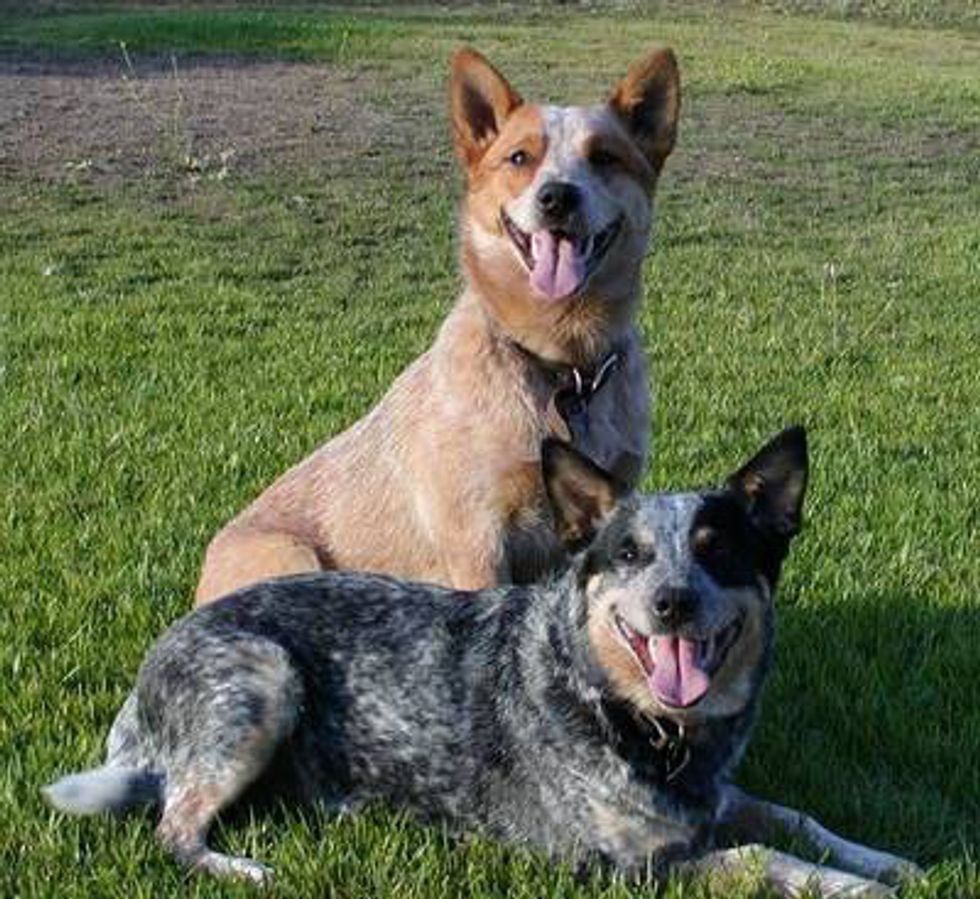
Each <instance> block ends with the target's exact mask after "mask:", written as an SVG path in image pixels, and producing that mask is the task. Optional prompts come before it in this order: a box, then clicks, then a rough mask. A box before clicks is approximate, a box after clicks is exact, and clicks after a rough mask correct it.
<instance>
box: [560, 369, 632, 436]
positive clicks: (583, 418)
mask: <svg viewBox="0 0 980 899" xmlns="http://www.w3.org/2000/svg"><path fill="white" fill-rule="evenodd" d="M621 362H622V354H621V353H620V352H619V350H613V351H612V352H611V353H609V355H608V356H606V358H605V359H603V360H602V362H601V363H600V364H599V367H598V368H597V369H596V370H595V373H594V374H593V373H591V372H590V373H586V374H583V373H582V370H581V369H580V368H577V367H572V368H570V369H569V370H568V374H567V375H565V376H564V378H563V380H564V381H565V383H564V384H562V385H561V386H559V387H558V389H557V390H555V394H554V397H553V398H552V401H553V403H554V406H555V410H556V411H557V412H558V415H559V417H560V418H561V420H562V421H563V422H564V423H565V427H566V428H567V429H568V432H569V436H570V437H571V440H572V442H573V443H579V444H580V443H581V442H582V440H584V439H585V437H586V436H587V435H588V433H589V403H591V402H592V398H593V397H594V396H595V395H596V394H597V393H598V392H599V391H600V390H601V389H602V387H603V386H604V385H605V384H606V382H607V381H608V380H609V378H610V376H611V375H612V374H613V372H614V371H615V370H616V369H617V368H618V367H619V365H620V363H621Z"/></svg>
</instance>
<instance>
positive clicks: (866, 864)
mask: <svg viewBox="0 0 980 899" xmlns="http://www.w3.org/2000/svg"><path fill="white" fill-rule="evenodd" d="M542 460H543V468H544V475H543V479H544V482H545V485H546V490H547V493H548V496H549V498H550V502H551V504H552V505H553V509H554V518H555V521H556V526H557V528H558V531H559V533H560V535H561V538H562V540H563V541H564V542H565V544H566V546H567V547H568V549H569V552H570V553H571V554H572V555H571V561H570V564H569V565H568V567H567V569H566V570H565V571H564V572H563V573H561V574H558V575H556V576H555V577H554V578H553V579H551V580H550V581H548V582H546V583H544V584H540V585H526V586H521V585H511V586H504V587H498V588H495V589H489V590H486V591H482V592H479V593H476V594H470V593H460V592H459V591H454V590H451V589H448V588H443V587H438V586H434V585H425V584H418V583H408V582H403V581H399V580H396V579H393V578H390V577H387V576H383V575H371V574H360V573H352V572H321V573H315V574H308V575H294V576H291V577H285V578H282V579H277V580H274V581H270V582H267V583H262V584H257V585H253V586H251V587H248V588H244V589H242V590H241V591H239V592H237V593H235V594H232V595H231V596H229V597H226V598H224V599H221V600H219V601H218V602H215V603H213V604H209V605H206V606H204V607H202V608H200V609H197V610H195V611H193V612H191V613H190V614H189V615H187V616H186V617H185V618H183V619H182V620H180V621H179V622H177V623H176V624H175V625H173V626H172V627H171V629H170V630H169V631H168V632H166V633H165V634H164V636H163V637H162V638H161V639H160V640H159V642H158V643H157V644H156V646H155V647H154V648H153V649H152V650H151V651H150V653H149V655H148V656H147V658H146V660H145V661H144V663H143V666H142V668H141V669H140V673H139V677H138V680H137V683H136V687H135V689H134V690H133V692H132V693H131V695H130V696H129V698H128V700H127V701H126V703H125V704H124V706H123V708H122V710H121V712H120V714H119V716H118V717H117V719H116V722H115V724H114V726H113V728H112V731H111V733H110V736H109V739H108V750H107V759H106V763H105V765H104V767H101V768H97V769H94V770H92V771H88V772H84V773H81V774H76V775H71V776H68V777H66V778H63V779H62V780H60V781H58V782H57V783H55V784H53V785H52V786H50V787H47V788H46V795H47V797H48V799H49V800H50V801H51V802H52V803H53V804H54V805H55V806H56V807H58V808H60V809H63V810H66V811H70V812H75V813H92V812H96V811H100V810H106V809H122V808H125V807H127V806H131V805H134V804H138V803H142V802H154V803H157V804H159V805H161V806H162V816H161V818H160V823H159V826H158V829H157V833H158V836H159V838H160V840H161V841H162V843H163V845H164V846H165V847H166V848H167V849H168V850H169V851H170V852H172V853H173V854H174V855H175V856H176V857H177V858H178V859H180V860H181V861H182V862H184V863H186V864H188V865H190V866H193V867H194V868H197V869H203V870H205V871H208V872H212V873H214V874H218V875H231V876H236V877H240V878H249V879H252V880H256V881H265V880H266V879H267V878H268V877H269V871H268V869H267V868H265V867H264V866H263V865H261V864H260V863H258V862H256V861H253V860H251V859H246V858H237V857H232V856H228V855H224V854H220V853H218V852H216V851H214V850H212V849H211V848H209V847H208V845H207V843H206V837H207V833H208V829H209V826H210V825H211V823H212V821H213V819H214V817H215V816H216V815H217V814H218V812H219V811H221V810H222V809H224V808H225V807H227V806H229V805H230V804H232V803H233V802H235V800H236V799H238V798H239V797H240V796H241V795H242V794H244V793H246V792H248V793H249V794H250V795H252V796H256V795H258V796H263V797H267V798H273V799H277V798H282V797H290V798H293V799H296V800H299V801H319V802H323V803H326V804H327V805H328V806H332V807H336V808H343V809H349V808H355V807H357V806H358V805H360V804H362V803H364V802H371V801H381V802H385V803H390V804H392V805H394V806H398V807H401V808H404V809H407V810H409V811H410V812H412V813H414V814H415V815H417V816H418V817H420V818H422V819H425V820H438V821H443V822H448V824H449V825H450V827H451V828H453V829H456V830H459V831H462V832H467V831H478V832H482V833H484V834H488V835H490V836H493V837H496V838H500V839H502V840H505V841H511V842H516V843H522V844H530V845H531V846H534V847H537V848H539V849H541V850H543V851H545V852H546V853H549V854H550V855H552V856H554V857H556V858H558V859H561V860H564V861H567V862H569V863H571V864H575V865H582V864H588V863H590V862H591V861H593V860H595V861H604V862H606V863H609V864H612V865H614V866H615V867H616V868H618V869H620V870H622V871H623V872H625V873H627V874H629V875H632V876H636V877H639V878H641V879H644V878H649V877H650V876H660V875H664V874H667V873H669V872H671V871H677V870H681V871H686V872H693V873H696V874H700V873H711V874H714V875H731V874H739V875H740V874H742V873H745V872H753V871H757V872H761V874H762V876H763V878H764V879H765V881H766V882H767V883H768V885H769V886H770V887H772V888H774V889H775V890H776V891H777V892H779V893H780V894H782V895H787V896H790V895H792V896H798V895H800V893H801V892H803V891H804V890H805V889H808V888H809V889H813V890H815V891H816V893H817V894H818V895H821V896H829V895H835V896H836V895H843V894H844V893H846V895H848V896H878V895H887V894H888V893H889V890H888V889H887V888H886V887H885V886H884V885H883V884H882V883H879V882H878V880H889V879H890V880H894V879H896V878H899V877H901V876H902V875H904V874H906V873H910V872H913V871H914V870H915V869H914V867H913V866H912V865H911V864H910V863H907V862H905V861H903V860H902V859H899V858H897V857H895V856H891V855H888V854H886V853H882V852H877V851H875V850H871V849H867V848H865V847H862V846H858V845H856V844H853V843H849V842H847V841H845V840H843V839H841V838H840V837H837V836H835V835H833V834H831V833H830V832H828V831H826V830H824V829H823V828H821V827H820V826H819V825H818V824H817V823H816V822H815V821H812V820H811V819H809V818H807V817H806V816H804V815H802V814H800V813H798V812H794V811H791V810H789V809H785V808H781V807H779V806H775V805H772V804H770V803H766V802H762V801H761V800H758V799H754V798H752V797H750V796H748V795H747V794H744V793H742V792H741V791H740V790H738V789H737V788H736V787H735V786H734V785H733V784H732V782H731V779H730V778H731V775H732V772H733V770H734V768H735V766H736V765H737V763H738V761H739V759H740V758H741V756H742V754H743V752H744V750H745V747H746V743H747V741H748V738H749V732H750V730H751V727H752V723H753V719H754V718H755V715H756V709H757V704H758V699H759V692H760V688H761V685H762V682H763V678H764V676H765V673H766V671H767V669H768V667H769V664H770V655H771V647H772V632H773V593H774V590H775V587H776V583H777V580H778V578H779V573H780V568H781V565H782V562H783V559H784V557H785V555H786V553H787V551H788V548H789V544H790V540H791V538H792V537H793V535H794V534H795V533H796V532H797V530H798V529H799V526H800V519H801V509H802V501H803V494H804V491H805V488H806V480H807V451H806V442H805V435H804V433H803V431H802V430H801V429H799V428H794V429H789V430H787V431H785V432H783V433H782V434H780V435H779V436H778V437H777V438H775V439H774V440H773V441H771V442H770V443H769V444H767V445H766V446H765V447H764V448H763V449H762V450H761V451H760V452H759V453H758V454H757V455H756V456H754V457H753V458H752V459H751V460H750V461H749V462H748V463H746V465H744V466H743V467H742V468H740V469H739V470H738V471H737V472H736V473H735V474H734V475H732V476H731V477H730V478H729V479H728V480H727V482H726V483H725V486H723V487H721V488H719V489H708V490H702V491H699V492H692V493H673V494H659V495H651V496H639V495H635V494H630V493H628V492H627V491H624V489H623V487H622V485H621V484H620V483H619V482H618V481H617V479H616V478H615V477H614V476H612V475H611V474H609V473H608V472H605V471H603V470H602V469H600V468H599V467H598V466H596V465H594V463H592V462H591V461H589V460H588V459H587V458H586V457H585V456H583V455H581V454H580V453H578V452H577V451H576V450H575V449H573V448H572V447H570V446H568V445H567V444H564V443H561V442H559V441H554V440H549V441H548V442H546V443H545V445H544V449H543V452H542ZM781 828H786V830H787V831H788V832H790V833H791V834H794V835H796V836H797V837H800V838H804V839H807V840H809V841H810V842H811V843H812V844H814V847H815V849H816V850H817V851H818V852H820V853H821V854H823V855H824V856H825V857H826V858H827V859H828V860H829V861H831V862H833V863H834V864H836V865H838V866H840V867H841V868H844V867H847V868H849V869H850V870H851V871H852V872H856V873H846V872H845V871H843V870H836V869H834V868H830V867H825V866H823V865H815V864H811V863H808V862H804V861H801V860H800V859H798V858H794V857H792V856H790V855H786V854H783V853H780V852H776V851H773V850H769V849H764V848H761V847H755V848H751V847H747V846H745V845H742V844H736V845H735V846H734V848H718V845H719V841H720V839H721V838H723V837H724V838H725V839H730V840H745V839H748V840H757V839H759V836H760V834H770V835H771V833H773V832H775V831H777V830H779V829H781Z"/></svg>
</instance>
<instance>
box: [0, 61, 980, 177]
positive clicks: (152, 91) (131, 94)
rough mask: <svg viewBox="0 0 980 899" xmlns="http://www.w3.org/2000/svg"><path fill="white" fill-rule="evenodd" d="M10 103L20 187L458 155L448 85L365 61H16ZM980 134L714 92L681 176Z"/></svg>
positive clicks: (693, 105)
mask: <svg viewBox="0 0 980 899" xmlns="http://www.w3.org/2000/svg"><path fill="white" fill-rule="evenodd" d="M0 111H2V113H0V177H5V178H7V179H8V180H14V181H17V180H22V179H30V180H41V181H45V182H52V181H53V182H60V181H72V182H78V181H83V182H85V183H93V184H107V183H118V182H122V181H131V180H138V179H140V178H142V177H145V176H157V175H164V176H167V177H177V178H181V179H187V180H191V181H194V180H202V179H218V180H221V179H224V178H226V177H235V178H243V177H244V178H247V177H251V176H262V175H267V174H269V173H289V174H290V175H297V174H299V175H309V176H313V177H317V178H320V177H322V178H337V177H353V178H368V179H370V178H372V177H373V176H378V177H381V178H383V179H387V180H389V181H392V180H394V179H396V178H420V177H433V176H434V177H444V176H446V175H447V174H448V172H449V171H450V170H451V168H452V165H453V163H452V156H451V149H450V146H449V135H448V131H449V129H448V125H447V123H446V119H445V99H444V89H443V87H442V83H441V80H440V79H439V78H433V79H419V78H417V77H411V78H396V77H393V76H392V75H391V74H384V73H380V72H379V71H378V69H376V68H372V67H370V66H369V65H367V64H360V65H354V66H351V65H345V66H340V65H335V64H330V63H316V64H313V63H296V62H283V61H273V60H257V59H243V58H240V57H228V58H215V57H213V56H211V57H201V58H179V59H176V60H175V59H173V58H171V57H162V56H161V57H155V58H141V59H139V60H128V59H127V58H125V57H124V56H123V54H122V53H121V52H120V55H119V57H118V58H116V59H102V60H92V59H88V60H84V61H82V60H77V61H65V60H59V59H45V58H30V57H24V56H19V57H11V56H7V57H0ZM978 143H980V139H978V138H977V135H976V134H967V133H965V132H962V131H960V132H958V131H956V130H954V129H950V128H949V127H948V126H946V125H944V124H943V123H941V122H937V123H932V124H930V123H924V122H922V123H918V124H917V127H915V128H909V127H901V128H895V129H891V130H889V129H886V128H884V127H882V126H881V125H880V124H878V123H875V122H871V121H854V120H852V119H849V118H847V117H843V116H841V117H828V116H819V115H812V114H809V115H803V114H800V113H793V114H787V113H785V112H783V111H781V110H780V109H779V106H778V104H777V103H776V102H775V101H774V100H773V99H772V98H767V97H759V96H755V95H747V96H744V97H743V96H738V95H731V94H727V95H718V94H705V95H701V96H691V97H688V99H687V102H686V103H685V109H684V119H683V125H682V136H681V144H680V146H679V148H678V152H677V153H676V154H675V157H674V158H673V159H672V160H671V162H670V177H671V180H672V181H675V182H676V183H677V184H678V185H679V186H682V185H690V184H692V183H693V184H695V185H697V184H700V185H708V186H709V187H711V186H715V185H718V184H725V183H726V182H732V183H734V182H745V181H748V182H755V183H759V184H763V183H764V184H768V185H781V186H785V187H787V188H790V189H792V188H795V187H800V186H802V185H806V184H810V185H813V184H815V183H816V184H826V183H829V182H833V183H834V184H836V185H838V186H839V185H841V183H842V180H843V181H846V180H848V178H850V177H851V176H850V175H848V174H847V170H849V169H850V168H855V167H857V168H856V169H855V171H857V169H867V168H869V166H868V163H869V162H870V161H871V160H876V161H877V162H887V163H889V164H892V165H894V166H895V167H896V177H899V178H903V177H907V176H911V174H914V172H915V170H916V169H918V170H919V171H920V173H921V171H922V170H933V171H943V170H946V169H949V168H952V169H954V170H958V169H961V168H962V167H963V160H964V159H969V158H972V157H976V156H977V155H980V146H978ZM844 160H846V161H847V162H846V164H842V163H843V161H844ZM906 170H907V171H906ZM852 180H853V178H852ZM855 189H856V190H857V191H861V190H863V189H864V188H863V187H862V186H861V185H860V184H858V185H857V186H856V188H855Z"/></svg>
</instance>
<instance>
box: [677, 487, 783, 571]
mask: <svg viewBox="0 0 980 899" xmlns="http://www.w3.org/2000/svg"><path fill="white" fill-rule="evenodd" d="M689 539H690V544H691V553H692V554H693V556H694V558H695V559H697V561H698V564H699V565H701V567H702V568H704V569H705V571H707V572H708V573H709V574H710V575H711V576H712V577H713V578H714V579H715V581H716V582H717V583H718V584H720V585H721V586H723V587H746V586H753V585H754V584H755V583H756V578H757V577H758V575H759V574H760V573H761V574H765V570H764V569H763V568H762V567H761V566H760V562H761V558H760V552H764V550H765V547H764V546H763V545H762V543H763V541H762V540H761V535H760V534H759V532H758V531H757V530H756V529H755V528H754V527H753V526H752V522H751V521H750V520H749V519H748V517H747V516H746V514H745V512H744V511H743V510H742V509H741V507H740V506H739V505H738V503H736V502H735V501H734V500H733V499H730V498H728V497H726V496H724V495H718V496H709V497H708V498H707V499H706V500H705V502H704V504H703V505H702V506H701V508H700V509H699V510H698V511H697V513H696V514H695V516H694V520H693V522H692V523H691V531H690V537H689Z"/></svg>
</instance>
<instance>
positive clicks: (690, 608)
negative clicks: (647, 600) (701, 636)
mask: <svg viewBox="0 0 980 899" xmlns="http://www.w3.org/2000/svg"><path fill="white" fill-rule="evenodd" d="M695 601H696V597H695V595H694V591H693V590H688V589H687V587H658V588H657V591H656V592H655V593H654V594H653V614H654V615H655V616H656V617H657V620H658V621H659V622H660V623H661V624H664V625H666V626H667V627H677V626H678V625H681V624H684V623H685V622H686V621H689V620H690V619H691V618H692V617H693V616H694V606H695Z"/></svg>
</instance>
